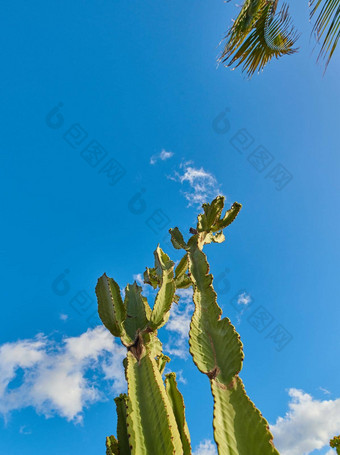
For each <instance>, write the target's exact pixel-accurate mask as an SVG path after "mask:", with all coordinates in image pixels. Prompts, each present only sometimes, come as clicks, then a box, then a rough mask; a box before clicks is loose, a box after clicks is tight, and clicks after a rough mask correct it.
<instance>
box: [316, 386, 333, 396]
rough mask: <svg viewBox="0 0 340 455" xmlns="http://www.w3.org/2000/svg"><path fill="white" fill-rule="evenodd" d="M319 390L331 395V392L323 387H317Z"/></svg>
mask: <svg viewBox="0 0 340 455" xmlns="http://www.w3.org/2000/svg"><path fill="white" fill-rule="evenodd" d="M319 390H321V392H323V393H324V394H325V395H331V392H330V391H329V390H327V389H325V388H324V387H319Z"/></svg>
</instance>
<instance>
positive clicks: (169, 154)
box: [150, 149, 174, 164]
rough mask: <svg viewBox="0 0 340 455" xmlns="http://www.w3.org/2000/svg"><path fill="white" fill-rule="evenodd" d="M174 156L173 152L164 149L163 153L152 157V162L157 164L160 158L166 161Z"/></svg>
mask: <svg viewBox="0 0 340 455" xmlns="http://www.w3.org/2000/svg"><path fill="white" fill-rule="evenodd" d="M173 156H174V154H173V152H168V151H167V150H164V149H163V150H162V151H161V153H158V154H156V155H152V157H151V158H150V164H156V163H157V161H158V160H161V161H166V160H168V159H169V158H171V157H173Z"/></svg>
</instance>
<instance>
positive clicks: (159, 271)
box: [96, 247, 191, 455]
mask: <svg viewBox="0 0 340 455" xmlns="http://www.w3.org/2000/svg"><path fill="white" fill-rule="evenodd" d="M176 270H177V269H176ZM147 274H148V276H150V277H152V285H153V287H154V288H155V289H156V288H158V293H157V296H156V299H155V302H154V305H153V308H152V309H151V308H150V306H149V304H148V302H147V299H146V298H145V297H144V296H143V295H142V289H141V287H140V286H138V285H137V284H136V283H133V284H132V285H127V286H126V288H125V299H124V301H123V300H122V297H121V293H120V288H119V286H118V284H117V283H116V282H115V281H114V280H113V279H112V278H109V277H108V276H107V275H105V274H104V275H103V276H102V277H101V278H99V280H98V284H97V287H96V294H97V298H98V312H99V315H100V317H101V319H102V322H103V324H104V325H105V327H106V328H107V329H108V330H109V331H110V332H111V333H112V335H113V336H115V337H119V338H120V340H121V342H122V344H123V345H124V346H126V348H127V357H126V359H124V362H123V363H124V367H125V375H126V379H127V383H128V393H127V395H126V394H122V395H120V396H119V397H117V398H116V399H115V402H116V410H117V416H118V420H117V436H118V439H116V438H115V437H114V436H110V437H108V438H107V439H106V453H107V455H159V454H164V455H165V454H169V455H190V453H191V448H190V436H189V432H188V426H187V424H186V421H185V415H184V402H183V398H182V395H181V394H180V392H179V391H178V390H177V387H176V381H175V376H171V378H167V379H166V383H164V381H163V378H162V373H163V371H164V368H165V365H166V363H167V362H168V361H169V360H170V359H169V357H167V356H165V355H164V354H162V344H161V342H160V341H159V339H158V337H157V329H159V328H160V327H162V326H163V325H164V324H165V323H166V321H167V320H168V318H169V312H170V308H171V305H172V302H173V301H174V300H175V299H176V296H175V290H176V281H179V278H178V277H179V276H181V277H182V275H183V274H182V272H181V271H179V272H178V273H177V275H176V277H175V273H174V263H173V262H172V261H170V259H169V257H168V256H167V255H166V254H165V253H164V252H163V251H162V250H161V249H160V248H159V247H158V248H157V249H156V251H155V267H154V268H153V269H147ZM182 278H183V277H182ZM150 284H151V283H150ZM182 284H183V283H182ZM173 375H174V373H173Z"/></svg>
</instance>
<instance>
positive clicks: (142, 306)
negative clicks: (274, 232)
mask: <svg viewBox="0 0 340 455" xmlns="http://www.w3.org/2000/svg"><path fill="white" fill-rule="evenodd" d="M223 207H224V198H223V197H221V196H219V197H217V198H216V199H215V200H214V201H213V202H212V203H211V204H203V209H204V213H203V214H201V215H199V216H198V222H197V226H196V228H191V229H190V232H191V234H192V236H191V237H190V238H189V240H188V241H187V242H186V241H185V240H184V238H183V235H182V234H181V232H180V231H179V229H178V228H175V229H171V230H170V234H171V240H172V243H173V245H174V247H175V248H176V249H182V250H184V252H185V254H184V256H183V258H182V259H181V261H180V262H179V264H178V265H177V267H176V269H175V270H174V263H173V262H172V261H171V260H170V258H169V257H168V256H167V255H166V254H165V253H164V252H163V251H162V250H161V248H160V247H158V248H157V249H156V251H155V267H154V268H151V269H150V268H147V269H146V271H145V273H144V282H145V283H146V284H149V285H150V286H152V287H153V288H154V289H158V292H157V296H156V298H155V302H154V305H153V307H152V309H151V307H150V306H149V304H148V302H147V299H146V298H145V297H144V296H143V295H142V289H141V287H139V286H138V285H137V284H136V283H134V284H133V285H128V286H127V287H126V289H125V299H124V302H123V300H122V297H121V293H120V289H119V286H118V284H117V283H116V282H115V281H114V280H113V279H112V278H108V277H107V276H106V275H105V274H104V275H103V276H102V277H101V278H99V280H98V284H97V287H96V294H97V298H98V311H99V315H100V318H101V319H102V322H103V324H104V325H105V327H106V328H107V329H108V330H109V331H110V332H111V333H112V335H113V336H115V337H119V338H120V339H121V342H122V344H123V345H124V346H126V348H127V357H126V359H125V360H124V367H125V375H126V379H127V383H128V393H127V394H122V395H120V396H119V397H118V398H116V399H115V402H116V409H117V415H118V423H117V437H118V439H116V438H115V437H114V436H110V437H108V438H107V440H106V447H107V455H117V454H119V455H130V454H131V455H146V454H148V455H160V454H164V455H177V454H178V455H190V454H191V445H190V434H189V430H188V425H187V422H186V419H185V407H184V401H183V397H182V395H181V393H180V392H179V390H178V388H177V383H176V375H175V373H169V374H167V375H166V376H165V380H163V377H162V374H163V371H164V368H165V365H166V363H167V362H169V360H170V359H169V357H167V356H165V355H164V354H163V353H162V344H161V342H160V340H159V339H158V338H157V330H158V329H159V328H160V327H162V326H163V325H164V324H166V322H167V320H168V318H169V313H170V309H171V305H172V303H173V302H177V301H178V298H179V297H178V296H177V295H176V289H181V288H187V287H189V286H192V287H193V301H194V304H195V310H194V313H193V316H192V320H191V325H190V332H189V345H190V353H191V355H192V357H193V360H194V363H195V365H196V366H197V368H198V369H199V371H200V372H201V373H204V374H205V375H207V376H208V378H209V381H210V386H211V391H212V395H213V398H214V412H213V428H214V438H215V441H216V444H217V448H218V453H219V455H279V454H278V451H277V450H276V449H275V447H274V445H273V442H272V435H271V433H270V431H269V427H268V424H267V422H266V420H265V419H264V418H263V417H262V415H261V413H260V412H259V411H258V410H257V409H256V407H255V406H254V404H253V403H252V402H251V401H250V399H249V398H248V396H247V395H246V392H245V389H244V386H243V383H242V380H241V379H240V377H239V376H238V374H239V372H240V370H241V368H242V363H243V351H242V343H241V341H240V337H239V335H238V334H237V332H236V330H235V328H234V327H233V325H232V324H231V322H230V320H229V319H228V318H224V319H221V315H222V310H221V309H220V307H219V306H218V304H217V296H216V292H215V290H214V288H213V276H212V275H211V274H210V273H209V264H208V261H207V258H206V255H205V254H204V253H203V247H204V245H205V244H207V243H211V242H215V243H220V242H223V241H224V240H225V237H224V234H223V229H224V228H226V227H227V226H229V225H230V224H231V223H232V222H233V221H234V219H235V218H236V216H237V215H238V213H239V211H240V209H241V205H240V204H237V203H235V204H233V206H232V207H231V209H230V210H228V211H227V212H226V213H225V215H222V211H223Z"/></svg>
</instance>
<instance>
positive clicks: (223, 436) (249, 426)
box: [170, 197, 278, 455]
mask: <svg viewBox="0 0 340 455" xmlns="http://www.w3.org/2000/svg"><path fill="white" fill-rule="evenodd" d="M223 205H224V198H223V197H217V198H216V199H215V200H214V201H213V202H212V203H211V204H204V205H203V209H204V213H203V214H201V215H199V217H198V223H197V228H196V229H191V230H190V231H191V233H192V234H193V235H192V237H191V238H190V239H189V241H188V242H187V243H185V241H184V239H183V236H182V234H181V233H180V231H179V230H178V228H175V229H172V230H170V233H171V237H172V243H173V245H174V246H175V248H183V249H184V250H185V251H186V254H187V255H188V260H189V276H190V278H191V281H192V285H193V290H194V293H193V300H194V304H195V311H194V313H193V316H192V320H191V324H190V332H189V345H190V353H191V354H192V356H193V360H194V363H195V364H196V366H197V367H198V369H199V370H200V371H201V372H202V373H204V374H206V375H207V376H208V377H209V379H210V384H211V390H212V394H213V398H214V421H213V426H214V437H215V441H216V443H217V447H218V453H219V455H249V454H251V455H278V452H277V450H276V449H275V447H274V446H273V443H272V435H271V433H270V431H269V427H268V424H267V422H266V420H265V419H264V418H263V417H262V415H261V414H260V412H259V411H258V410H257V409H256V408H255V406H254V404H253V403H252V402H251V401H250V399H249V398H248V397H247V395H246V392H245V390H244V387H243V384H242V381H241V380H240V378H239V377H238V373H239V372H240V370H241V368H242V361H243V350H242V343H241V341H240V337H239V335H238V334H237V332H236V330H235V328H234V327H233V325H232V324H231V322H230V320H229V319H228V318H224V319H221V315H222V311H221V308H220V307H219V306H218V304H217V298H216V297H217V296H216V293H215V291H214V288H213V276H212V275H211V274H210V273H209V264H208V261H207V258H206V255H205V254H204V253H203V251H202V249H203V246H204V245H205V244H207V243H210V242H222V241H223V240H224V235H223V229H224V228H225V227H227V226H228V225H230V223H232V222H233V221H234V219H235V218H236V216H237V214H238V213H239V211H240V209H241V205H240V204H238V203H234V204H233V206H232V207H231V209H230V210H228V211H227V212H226V214H225V215H224V216H222V210H223Z"/></svg>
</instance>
